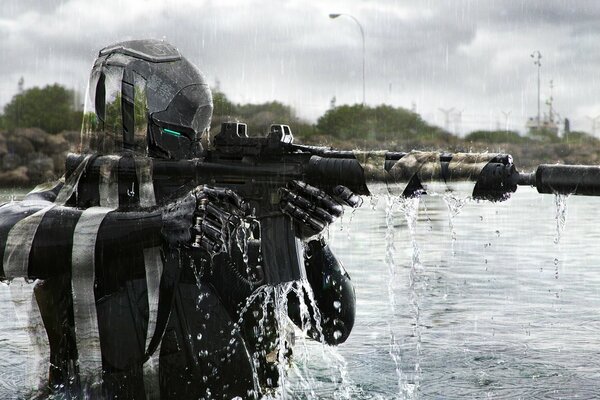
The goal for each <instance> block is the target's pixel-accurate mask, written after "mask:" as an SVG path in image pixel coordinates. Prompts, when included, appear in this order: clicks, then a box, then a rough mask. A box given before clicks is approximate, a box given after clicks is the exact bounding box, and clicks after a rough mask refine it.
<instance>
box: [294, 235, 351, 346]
mask: <svg viewBox="0 0 600 400" xmlns="http://www.w3.org/2000/svg"><path fill="white" fill-rule="evenodd" d="M305 264H306V275H307V279H308V283H309V284H310V286H311V288H312V291H313V294H314V302H315V303H316V306H317V308H318V309H319V312H320V315H321V327H322V329H323V339H324V340H325V342H326V343H327V344H330V345H334V344H339V343H343V342H345V341H346V339H347V338H348V336H349V335H350V332H351V331H352V327H353V326H354V316H355V303H356V297H355V294H354V286H353V285H352V281H351V280H350V276H349V275H348V273H347V272H346V270H345V269H344V267H343V265H342V263H341V262H340V261H339V260H338V259H337V258H336V257H335V255H334V254H333V252H332V251H331V249H330V248H329V246H328V245H327V244H326V243H325V242H324V240H322V239H320V240H312V241H310V242H309V243H308V244H307V249H306V258H305ZM305 303H306V304H307V305H308V306H309V312H310V314H311V319H312V322H311V325H312V327H313V329H312V330H311V331H310V332H309V333H310V334H311V335H313V337H317V338H318V333H317V332H316V331H315V329H314V327H315V326H316V321H315V320H314V318H315V310H314V309H313V308H312V307H311V305H310V303H311V302H310V299H309V298H305ZM289 315H290V318H291V319H292V321H294V323H295V324H296V325H298V326H300V312H299V304H298V299H297V298H295V296H293V297H290V298H289ZM315 335H317V336H315Z"/></svg>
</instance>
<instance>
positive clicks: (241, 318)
mask: <svg viewBox="0 0 600 400" xmlns="http://www.w3.org/2000/svg"><path fill="white" fill-rule="evenodd" d="M211 114H212V97H211V93H210V89H209V88H208V85H207V84H206V81H205V79H204V77H203V76H202V75H201V74H200V72H199V71H198V70H197V69H196V68H195V67H194V66H193V65H192V64H191V63H189V62H188V61H187V60H185V58H183V57H182V56H181V55H180V54H179V52H178V50H177V49H175V48H174V47H173V46H171V45H169V44H168V43H165V42H162V41H155V40H136V41H129V42H123V43H117V44H115V45H113V46H109V47H107V48H105V49H103V50H101V51H100V53H99V56H98V58H97V60H96V62H95V63H94V67H93V69H92V73H91V75H90V82H89V93H88V97H87V99H86V108H85V110H84V124H83V129H82V142H81V147H82V151H83V153H84V154H87V156H85V157H82V158H80V160H79V164H78V165H75V166H70V167H71V168H70V169H69V168H68V169H69V170H70V171H72V172H71V173H70V174H69V176H68V177H67V179H66V181H64V182H61V183H58V184H56V185H54V186H53V187H47V188H45V189H43V190H36V191H34V192H32V193H30V194H29V195H27V196H26V198H25V199H24V200H23V201H21V202H11V203H8V204H5V205H3V206H1V207H0V261H1V264H0V279H10V278H13V277H26V278H29V279H39V281H38V282H37V284H36V286H35V289H34V291H35V296H36V299H37V301H38V305H39V309H40V311H41V313H42V319H43V322H44V326H45V328H46V331H47V333H48V338H49V343H50V361H51V365H50V366H49V388H50V390H51V391H53V392H60V393H62V394H63V395H64V396H65V397H67V398H70V397H81V395H82V394H87V395H89V396H90V397H92V398H121V399H122V398H125V399H144V398H147V399H150V398H156V397H158V394H159V395H160V398H162V399H192V398H193V399H197V398H207V399H221V398H224V399H231V398H235V397H240V398H243V399H246V398H258V397H260V396H261V395H262V393H263V390H264V389H265V388H266V387H269V386H276V385H277V378H278V375H277V374H278V369H277V365H276V360H277V359H278V358H279V357H278V355H277V354H276V356H275V357H273V351H276V344H277V342H276V338H277V337H278V332H277V330H276V326H277V325H276V324H275V322H274V320H273V315H272V312H273V310H272V308H269V307H267V315H266V316H263V315H261V311H262V307H260V309H259V310H255V309H254V310H252V312H246V313H243V314H241V311H242V310H244V308H245V306H246V301H247V299H248V298H249V296H251V295H252V294H253V293H254V292H255V291H256V290H257V289H258V288H259V287H260V286H261V285H262V277H261V273H260V268H259V267H258V264H259V255H258V252H257V251H256V249H257V248H258V247H260V246H257V245H256V244H257V243H260V242H259V241H260V238H259V237H257V236H254V237H253V240H251V241H250V242H249V244H248V251H247V253H248V254H247V255H248V256H249V257H248V259H247V260H246V259H245V257H244V255H243V254H242V253H241V251H240V250H239V249H238V246H237V245H232V243H233V241H232V239H231V237H230V238H229V239H227V240H229V245H228V246H227V247H228V251H226V252H221V251H219V248H223V246H224V244H225V243H224V242H223V243H221V241H223V240H225V239H224V238H222V237H220V236H221V235H220V234H215V227H214V226H211V225H210V224H202V227H197V226H195V225H194V226H193V224H194V219H196V218H200V217H199V215H201V213H200V211H199V210H200V208H202V207H205V206H206V202H208V203H210V204H211V206H212V208H211V210H213V212H215V210H217V212H219V211H218V210H219V209H220V207H221V206H222V203H223V202H222V200H223V198H219V196H214V193H220V192H219V191H218V189H209V188H204V189H203V190H204V191H203V192H198V189H194V188H193V187H190V186H189V184H188V183H187V182H181V181H179V180H178V179H177V177H173V179H170V180H168V181H161V182H155V181H154V180H153V179H152V167H151V166H152V160H153V159H154V158H162V159H171V160H181V159H189V158H193V157H199V156H201V154H202V146H201V145H200V140H201V137H202V136H203V135H204V136H206V132H207V130H208V128H209V127H210V118H211ZM96 155H102V156H104V157H102V160H103V161H102V165H100V167H99V168H98V169H96V170H92V169H91V168H89V167H88V165H91V164H88V163H89V162H90V160H92V159H93V158H94V157H96ZM123 171H129V173H127V174H125V173H124V172H123ZM131 171H133V173H131ZM310 189H311V190H312V191H313V192H314V191H315V190H318V189H316V188H310ZM290 190H291V191H290ZM294 190H296V191H299V192H294ZM302 190H303V189H302V185H300V186H299V187H298V188H296V189H289V190H287V189H286V191H285V193H287V195H288V197H289V198H287V199H286V200H284V201H283V202H282V209H283V211H284V212H286V213H288V214H289V215H290V216H291V217H293V218H295V220H296V223H297V225H298V229H297V231H298V235H299V236H300V237H303V238H304V239H305V240H306V242H307V254H308V255H309V256H310V259H307V260H306V264H307V276H308V281H309V284H310V286H311V287H312V290H313V291H314V294H315V300H316V305H317V306H318V308H319V309H320V311H321V315H322V325H323V330H322V333H323V336H322V337H320V336H319V335H320V332H316V331H314V330H313V331H311V332H310V334H311V335H313V337H315V338H316V339H318V340H322V341H324V342H326V343H329V344H337V343H341V342H343V341H344V340H346V338H347V336H348V334H349V333H350V330H351V329H352V325H353V323H354V290H353V288H352V285H351V282H350V280H349V277H348V275H347V274H346V272H345V271H344V270H343V268H342V267H341V264H340V263H339V262H338V261H337V260H336V259H335V257H334V256H333V254H332V253H331V251H330V250H329V248H328V247H327V246H326V245H325V244H324V242H322V241H320V240H313V241H310V240H309V239H308V237H309V236H310V235H311V234H312V235H314V234H315V233H318V232H314V231H311V229H307V228H306V227H303V222H302V221H306V220H307V219H310V218H311V216H310V215H309V214H306V213H302V214H301V215H302V218H297V217H298V215H299V214H297V212H298V210H300V209H301V207H299V206H298V205H295V204H294V201H296V199H298V198H299V197H298V196H297V193H302ZM211 193H212V194H211ZM229 195H231V194H229ZM198 196H204V197H203V198H202V202H201V203H202V205H201V206H200V207H199V206H198V204H199V203H198V199H199V197H198ZM211 196H212V197H211ZM225 197H226V196H225ZM284 197H285V196H284ZM300 197H301V196H300ZM318 197H320V198H322V197H323V196H318ZM302 200H303V201H304V202H306V201H307V200H306V199H302ZM332 201H333V200H332ZM338 208H339V209H338ZM230 211H231V210H230ZM340 212H341V206H340V205H339V204H337V203H336V207H334V208H333V209H332V213H333V214H336V213H337V214H339V213H340ZM243 218H244V216H241V217H240V218H237V220H238V223H239V220H240V219H243ZM333 219H334V218H333V217H332V216H329V217H327V221H324V222H322V223H321V224H320V225H319V226H325V225H327V223H328V222H330V221H331V220H333ZM202 229H206V230H205V231H203V230H202ZM216 232H217V233H219V229H216ZM307 232H308V234H307ZM194 235H197V237H204V239H202V240H200V242H199V243H195V242H194V240H193V236H194ZM203 235H205V236H203ZM217 238H218V240H217ZM209 239H210V240H209ZM194 244H199V245H198V246H197V247H194ZM335 304H341V305H342V306H341V307H338V306H334V305H335ZM254 311H257V312H254ZM311 312H312V314H311V315H312V316H311V317H310V318H312V319H314V316H315V315H317V312H316V310H314V309H312V307H311ZM289 315H290V317H291V318H292V319H293V320H294V321H295V322H297V323H300V322H301V316H300V311H299V301H298V300H297V299H294V298H290V300H289ZM263 317H264V318H263ZM258 320H261V324H262V325H263V326H265V329H264V330H262V331H260V330H256V329H255V327H256V325H257V324H258ZM314 325H315V324H314V323H313V326H314ZM280 347H281V346H280ZM286 351H287V350H286Z"/></svg>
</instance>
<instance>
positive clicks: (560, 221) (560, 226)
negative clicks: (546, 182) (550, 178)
mask: <svg viewBox="0 0 600 400" xmlns="http://www.w3.org/2000/svg"><path fill="white" fill-rule="evenodd" d="M568 197H569V195H568V194H560V193H555V194H554V204H555V205H556V213H555V219H556V236H554V243H555V244H558V243H559V242H560V237H561V235H562V233H563V231H564V229H565V225H566V222H567V198H568Z"/></svg>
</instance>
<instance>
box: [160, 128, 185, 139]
mask: <svg viewBox="0 0 600 400" xmlns="http://www.w3.org/2000/svg"><path fill="white" fill-rule="evenodd" d="M162 131H163V132H164V133H168V134H169V135H173V136H176V137H180V136H181V133H179V132H177V131H173V130H171V129H167V128H163V129H162Z"/></svg>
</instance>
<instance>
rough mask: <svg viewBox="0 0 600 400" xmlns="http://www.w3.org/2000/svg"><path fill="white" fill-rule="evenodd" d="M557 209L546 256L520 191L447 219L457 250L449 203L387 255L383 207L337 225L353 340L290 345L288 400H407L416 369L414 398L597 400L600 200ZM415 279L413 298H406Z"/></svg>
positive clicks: (21, 356) (17, 384)
mask: <svg viewBox="0 0 600 400" xmlns="http://www.w3.org/2000/svg"><path fill="white" fill-rule="evenodd" d="M566 202H567V203H568V213H567V214H566V224H565V225H564V227H561V228H560V229H562V231H561V235H560V242H559V243H558V244H555V243H554V240H555V238H556V237H557V220H556V215H557V205H556V203H555V198H554V196H552V195H539V194H537V193H536V192H535V191H534V190H532V189H529V188H519V190H518V192H517V193H516V194H515V195H514V196H513V198H512V199H511V200H509V201H507V202H504V203H498V204H492V203H489V202H468V203H467V204H465V205H464V206H463V207H462V209H461V211H460V213H459V214H458V215H456V216H454V218H453V221H452V229H453V230H454V231H455V233H456V235H455V236H454V237H455V240H452V238H453V235H452V232H451V228H450V226H449V220H448V208H447V206H446V204H445V203H444V199H443V198H442V197H441V196H439V197H425V198H423V199H421V201H420V204H419V207H420V212H419V215H418V218H417V223H416V225H415V230H414V236H411V235H410V232H409V229H408V227H407V224H406V219H405V216H404V213H403V211H402V210H401V208H400V207H398V206H395V207H394V208H393V210H392V220H391V221H390V223H391V226H392V227H393V228H394V231H393V243H392V245H393V246H390V244H387V243H386V240H385V238H386V232H387V231H388V223H387V222H386V210H385V206H386V204H385V203H386V201H385V199H383V198H382V199H379V201H378V202H377V205H376V207H374V208H375V209H374V210H373V209H372V207H370V206H369V203H370V202H369V201H367V204H365V206H363V207H362V208H361V209H359V210H357V211H356V213H355V214H354V216H353V217H352V219H351V220H350V218H348V219H345V221H344V224H345V227H344V230H343V231H340V230H339V229H331V230H330V241H331V243H332V246H333V248H334V250H335V252H336V254H337V255H338V256H339V258H340V259H341V260H342V261H343V262H344V264H345V266H346V268H347V270H348V272H349V273H350V275H351V276H352V279H353V281H354V283H355V286H356V296H357V318H356V325H355V328H354V330H353V332H352V334H351V335H350V338H349V339H348V341H347V342H346V343H344V344H343V345H341V346H339V347H338V348H337V349H333V350H332V349H329V348H324V347H323V346H321V345H320V344H319V343H316V342H314V341H312V340H306V341H302V340H299V339H297V340H296V347H295V354H296V355H297V357H296V359H295V360H294V362H293V365H292V366H291V369H290V370H289V371H288V374H289V376H288V381H287V382H286V388H287V389H286V391H287V394H288V395H287V398H290V399H293V398H302V399H305V398H319V399H336V398H352V399H398V398H406V397H409V396H410V394H409V393H407V392H406V391H403V390H402V387H401V386H400V385H402V384H404V385H414V384H415V383H416V382H415V380H414V378H415V377H416V375H415V366H416V365H417V364H418V366H419V374H418V391H417V390H415V392H413V393H414V394H413V395H412V397H414V398H421V399H439V398H443V399H465V398H468V399H470V398H476V399H479V398H492V399H518V398H523V399H535V398H539V399H559V398H584V399H585V398H596V397H597V393H600V379H599V378H600V343H599V342H598V337H600V318H599V317H598V310H600V295H599V294H600V267H599V266H598V261H599V260H600V246H597V243H598V241H599V239H600V225H599V224H597V223H595V221H593V220H592V219H591V218H590V217H592V216H594V215H596V214H597V209H598V204H599V203H600V199H597V198H585V197H578V196H571V197H569V198H568V199H566ZM425 207H426V208H427V212H425ZM561 207H562V205H561ZM561 213H562V211H561V212H559V213H558V214H559V215H560V214H561ZM561 225H562V224H561ZM348 231H349V232H350V239H348ZM414 243H416V244H417V246H418V250H419V257H418V261H419V265H420V266H419V268H418V269H417V270H416V276H415V275H414V272H415V271H414V260H413V256H414V254H415V253H414V247H413V246H414ZM386 250H388V251H391V253H390V254H386ZM453 250H454V254H453ZM390 256H392V257H393V263H394V266H393V274H394V275H393V282H394V284H393V287H392V292H393V299H394V300H393V306H391V304H390V296H389V295H388V294H387V293H388V283H389V281H390V265H389V264H388V259H387V257H390ZM555 260H556V261H555ZM411 274H413V276H412V278H413V286H414V282H415V280H414V279H415V278H416V279H418V280H417V281H416V282H418V287H413V288H411ZM9 300H10V293H9V290H8V288H7V287H6V286H0V318H1V320H2V324H1V325H0V343H1V345H0V398H15V397H18V394H19V393H26V392H27V390H26V389H27V385H29V384H30V382H34V381H35V379H33V378H35V376H34V377H32V376H31V373H32V370H31V369H30V367H31V365H34V364H35V363H32V362H30V359H31V357H33V355H32V353H31V352H29V351H28V342H29V340H28V338H27V336H26V334H25V333H24V332H23V331H22V329H20V328H19V322H18V320H17V319H16V317H15V312H14V309H13V306H12V304H11V303H10V301H9ZM415 302H416V303H417V304H418V321H416V319H415V317H416V315H415V308H414V304H415ZM416 322H417V323H416ZM415 327H417V328H418V329H419V332H418V335H419V337H420V338H419V339H418V340H417V337H415ZM391 335H393V338H394V347H393V349H392V353H393V354H396V355H398V357H397V359H396V361H397V362H398V369H397V368H396V365H395V362H394V359H393V358H392V357H391V356H390V352H391V350H390V346H391ZM205 339H206V338H202V340H205ZM303 342H304V343H303ZM417 343H419V346H417ZM304 356H306V357H304ZM302 357H304V358H302ZM399 377H400V378H399Z"/></svg>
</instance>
